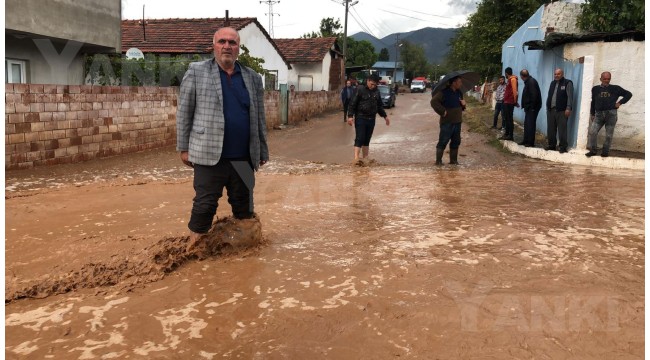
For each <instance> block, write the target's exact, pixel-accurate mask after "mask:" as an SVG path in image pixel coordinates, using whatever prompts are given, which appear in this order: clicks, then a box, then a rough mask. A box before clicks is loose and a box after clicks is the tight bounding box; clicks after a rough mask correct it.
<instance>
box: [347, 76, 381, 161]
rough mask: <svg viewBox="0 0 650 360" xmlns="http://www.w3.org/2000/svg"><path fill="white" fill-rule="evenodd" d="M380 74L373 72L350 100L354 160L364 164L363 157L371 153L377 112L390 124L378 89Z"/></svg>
mask: <svg viewBox="0 0 650 360" xmlns="http://www.w3.org/2000/svg"><path fill="white" fill-rule="evenodd" d="M378 82H379V76H377V74H372V75H370V77H368V79H367V80H366V84H365V85H361V86H359V87H357V91H356V93H355V95H354V97H353V98H352V101H351V102H350V107H349V109H348V124H349V125H350V126H352V124H353V123H354V130H355V133H356V135H355V138H354V162H355V164H356V165H362V163H363V162H362V160H361V159H362V156H363V159H365V158H367V157H368V155H369V153H370V138H371V137H372V132H373V130H374V129H375V117H376V116H377V114H379V116H381V117H383V118H384V119H385V120H386V126H389V125H390V120H389V119H388V114H386V111H384V107H383V105H382V102H381V96H380V95H379V90H378V89H377V83H378Z"/></svg>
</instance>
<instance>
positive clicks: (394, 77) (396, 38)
mask: <svg viewBox="0 0 650 360" xmlns="http://www.w3.org/2000/svg"><path fill="white" fill-rule="evenodd" d="M400 46H401V45H400V43H399V34H396V35H395V69H394V70H393V81H395V82H397V59H399V55H398V51H399V47H400Z"/></svg>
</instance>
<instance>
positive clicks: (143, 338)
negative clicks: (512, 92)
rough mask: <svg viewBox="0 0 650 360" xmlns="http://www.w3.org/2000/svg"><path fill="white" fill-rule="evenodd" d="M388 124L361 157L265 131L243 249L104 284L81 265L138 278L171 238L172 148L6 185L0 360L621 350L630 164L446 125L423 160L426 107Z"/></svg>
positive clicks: (631, 314) (552, 355)
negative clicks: (447, 134)
mask: <svg viewBox="0 0 650 360" xmlns="http://www.w3.org/2000/svg"><path fill="white" fill-rule="evenodd" d="M487 113H489V111H486V110H485V109H483V108H480V107H478V106H474V107H473V108H470V109H469V111H468V113H467V114H466V115H467V116H489V114H487ZM389 115H390V116H391V120H392V123H391V126H390V127H386V126H384V124H383V121H378V122H377V127H376V130H375V135H374V136H373V142H372V143H371V147H370V152H371V157H372V158H373V159H375V160H376V161H375V163H373V164H372V165H371V166H366V167H357V166H352V165H351V160H352V140H353V138H354V131H353V129H352V128H350V127H349V126H347V125H345V124H343V123H342V122H341V119H340V114H339V113H336V114H330V115H328V116H323V117H321V118H316V119H310V121H308V122H306V123H304V124H301V125H300V126H298V127H296V128H292V129H287V130H281V131H272V132H271V135H270V150H271V156H272V161H271V162H270V163H269V164H267V165H266V166H265V167H264V168H263V169H262V171H260V173H259V174H258V176H257V187H256V189H255V203H256V212H257V213H258V215H259V217H260V220H261V223H262V232H263V236H264V238H265V243H264V244H263V245H261V246H260V247H258V248H255V249H252V250H248V251H244V252H241V253H239V254H235V255H230V256H218V257H213V258H209V259H206V260H203V261H198V260H196V261H188V262H186V263H184V264H183V265H182V266H181V267H179V268H177V269H175V270H174V271H171V272H166V273H164V274H160V273H156V272H155V271H156V270H155V269H154V268H152V270H151V271H150V273H149V274H147V275H146V276H145V275H142V273H139V274H134V275H133V276H131V277H129V276H128V275H129V274H128V273H126V274H124V272H123V275H124V276H123V277H121V278H120V279H122V280H120V281H118V282H116V283H115V284H114V285H110V286H96V284H101V283H102V281H105V282H106V281H107V280H108V279H111V277H110V275H111V274H115V273H116V272H118V271H122V270H120V269H116V268H111V267H110V266H97V265H98V264H99V265H103V264H110V263H111V261H113V260H115V259H127V260H128V259H136V260H132V261H141V262H142V263H143V264H142V265H143V266H145V267H146V265H147V261H153V260H152V259H146V258H144V257H138V254H141V253H142V250H143V249H145V248H149V247H151V246H154V245H156V244H158V243H160V242H161V241H162V242H165V241H168V242H171V241H176V240H178V239H181V238H183V237H185V236H186V235H187V234H186V232H187V230H186V223H187V219H188V216H189V210H190V207H191V199H192V196H193V190H192V186H191V176H192V173H191V171H189V170H188V168H184V167H183V166H181V164H180V161H179V160H178V158H177V155H176V154H175V153H174V152H173V149H165V150H162V151H157V152H153V153H143V154H135V155H132V156H131V155H130V156H127V157H122V158H113V159H106V160H101V161H97V162H93V163H87V164H77V165H69V166H60V167H57V168H49V169H35V170H30V171H25V172H10V173H8V174H7V176H6V177H7V179H6V185H5V186H6V188H5V194H6V208H5V210H6V244H5V259H6V260H5V261H6V267H5V281H6V285H5V299H6V302H7V305H6V306H5V331H6V336H5V355H6V357H7V358H10V359H32V358H33V359H36V358H38V359H42V358H46V359H47V358H55V359H127V358H128V359H140V358H142V359H145V358H146V359H150V358H156V359H158V358H159V359H218V358H226V359H230V358H237V359H392V358H408V359H469V358H494V359H532V358H535V359H568V358H571V359H638V358H643V351H644V347H645V346H644V317H645V309H644V300H645V298H644V261H645V256H644V254H645V245H644V239H645V230H644V227H645V224H644V217H645V205H644V174H643V172H638V171H622V170H615V171H614V170H607V169H598V168H589V167H580V166H569V165H557V164H554V163H548V162H540V161H538V160H531V159H526V158H523V157H520V156H515V155H511V154H508V153H505V152H502V151H500V150H499V149H496V148H494V147H492V146H490V145H488V144H487V142H488V141H489V139H486V138H484V137H483V136H482V135H480V134H477V133H473V132H467V130H468V128H469V127H468V126H464V132H463V143H462V144H461V149H460V158H459V161H460V163H461V165H460V166H450V165H444V166H442V167H435V166H433V162H434V160H433V159H432V158H433V157H434V154H435V149H434V147H435V143H436V141H437V135H438V129H437V127H438V126H437V120H436V119H435V118H434V117H433V115H432V112H431V110H430V108H429V104H428V97H427V96H426V95H425V94H404V95H402V94H400V96H398V99H397V106H396V107H395V108H393V109H391V110H389ZM444 161H445V163H447V162H448V154H445V160H444ZM229 211H230V209H229V206H228V205H227V203H226V202H225V201H222V203H221V204H220V207H219V212H218V215H219V216H221V217H224V216H227V215H229ZM90 265H94V266H90ZM89 266H90V268H92V269H94V271H93V272H90V273H87V272H83V271H82V270H83V269H88V268H89ZM75 273H76V274H78V273H83V274H86V275H85V276H84V277H77V278H76V279H78V280H77V281H76V282H75V283H73V284H72V285H70V284H68V288H66V289H61V288H59V287H57V286H56V284H61V283H60V282H57V281H56V280H57V279H62V278H65V277H69V276H70V274H75ZM107 283H110V282H107ZM34 286H36V288H38V291H36V292H34V294H35V295H34V297H30V298H22V299H18V297H20V296H16V295H17V294H20V293H21V291H22V290H24V289H25V288H28V287H34Z"/></svg>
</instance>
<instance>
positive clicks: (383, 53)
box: [377, 48, 390, 61]
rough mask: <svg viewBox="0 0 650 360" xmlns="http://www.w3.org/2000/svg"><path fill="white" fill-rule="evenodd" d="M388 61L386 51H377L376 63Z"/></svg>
mask: <svg viewBox="0 0 650 360" xmlns="http://www.w3.org/2000/svg"><path fill="white" fill-rule="evenodd" d="M388 60H390V55H389V54H388V49H386V48H382V49H381V50H380V51H379V57H378V58H377V61H388Z"/></svg>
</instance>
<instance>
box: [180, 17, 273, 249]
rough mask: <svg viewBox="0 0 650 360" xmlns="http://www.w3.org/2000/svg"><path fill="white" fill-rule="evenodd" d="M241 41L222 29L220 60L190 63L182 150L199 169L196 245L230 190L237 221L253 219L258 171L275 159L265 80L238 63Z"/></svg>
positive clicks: (193, 220) (217, 48)
mask: <svg viewBox="0 0 650 360" xmlns="http://www.w3.org/2000/svg"><path fill="white" fill-rule="evenodd" d="M239 41H240V39H239V34H238V33H237V31H236V30H235V29H233V28H229V27H224V28H221V29H219V30H218V31H217V32H216V33H215V34H214V38H213V44H214V58H213V59H210V60H206V61H201V62H195V63H192V64H190V67H189V69H188V70H187V72H186V73H185V75H184V76H183V81H182V83H181V88H180V95H179V98H178V111H177V113H176V131H177V144H176V150H177V151H179V152H180V157H181V160H182V161H183V163H184V164H186V165H188V166H191V167H193V168H194V191H195V192H196V196H195V197H194V202H193V205H192V214H191V216H190V221H189V223H188V227H189V229H190V231H191V233H190V234H191V236H190V239H191V240H192V241H196V240H198V239H199V238H200V236H201V235H202V234H205V233H207V232H208V231H209V230H210V227H211V226H212V220H213V218H214V215H215V214H216V212H217V202H218V200H219V198H221V196H222V194H223V188H224V187H225V188H226V190H227V191H228V202H229V203H230V205H231V207H232V212H233V215H234V217H235V218H238V219H247V218H251V217H253V187H254V186H255V175H254V170H257V169H258V168H259V167H260V166H262V165H264V164H265V163H266V162H267V161H268V160H269V150H268V146H267V143H266V118H265V115H264V88H263V86H262V79H261V77H260V75H259V74H257V73H255V71H253V70H252V69H250V68H248V67H246V66H243V65H241V64H239V62H237V56H238V55H239Z"/></svg>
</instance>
